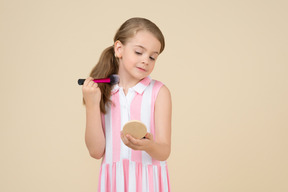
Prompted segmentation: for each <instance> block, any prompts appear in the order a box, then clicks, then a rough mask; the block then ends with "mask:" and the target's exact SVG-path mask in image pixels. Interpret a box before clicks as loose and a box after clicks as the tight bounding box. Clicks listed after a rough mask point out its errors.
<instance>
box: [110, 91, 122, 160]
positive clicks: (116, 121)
mask: <svg viewBox="0 0 288 192" xmlns="http://www.w3.org/2000/svg"><path fill="white" fill-rule="evenodd" d="M112 102H113V103H112V104H111V116H112V122H111V124H112V138H113V140H112V142H113V148H112V154H113V162H117V161H119V160H120V146H121V142H120V131H121V112H120V107H116V106H120V97H119V92H118V93H116V94H114V95H113V96H112Z"/></svg>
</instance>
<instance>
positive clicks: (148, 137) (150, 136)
mask: <svg viewBox="0 0 288 192" xmlns="http://www.w3.org/2000/svg"><path fill="white" fill-rule="evenodd" d="M145 138H146V139H149V140H152V139H153V135H152V134H151V133H146V135H145Z"/></svg>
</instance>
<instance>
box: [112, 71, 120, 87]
mask: <svg viewBox="0 0 288 192" xmlns="http://www.w3.org/2000/svg"><path fill="white" fill-rule="evenodd" d="M117 83H119V76H118V75H115V74H113V75H111V76H110V84H112V85H115V84H117Z"/></svg>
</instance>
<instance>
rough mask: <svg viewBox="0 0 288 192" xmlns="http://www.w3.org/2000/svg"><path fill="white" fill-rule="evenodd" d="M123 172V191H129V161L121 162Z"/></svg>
mask: <svg viewBox="0 0 288 192" xmlns="http://www.w3.org/2000/svg"><path fill="white" fill-rule="evenodd" d="M123 170H124V191H127V192H128V190H129V160H128V159H124V160H123Z"/></svg>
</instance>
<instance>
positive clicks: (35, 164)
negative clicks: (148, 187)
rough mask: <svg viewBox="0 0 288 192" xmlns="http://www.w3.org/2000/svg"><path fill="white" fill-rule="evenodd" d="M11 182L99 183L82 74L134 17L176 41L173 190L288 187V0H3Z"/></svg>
mask: <svg viewBox="0 0 288 192" xmlns="http://www.w3.org/2000/svg"><path fill="white" fill-rule="evenodd" d="M0 2H1V4H0V16H1V23H0V24H1V31H0V32H1V36H0V62H1V65H0V90H1V94H0V98H1V99H0V106H1V107H0V113H1V114H0V116H1V121H0V155H1V158H0V191H1V192H18V191H19V192H20V191H21V192H34V191H35V192H36V191H41V192H48V191H49V192H50V191H56V192H63V191H69V192H79V191H85V192H93V191H96V189H97V183H98V171H99V165H100V161H97V160H94V159H92V158H90V156H89V154H88V151H87V149H86V147H85V143H84V130H85V113H84V112H85V111H84V107H83V106H82V103H81V102H82V93H81V87H79V86H78V85H77V83H76V82H77V79H78V78H80V77H86V76H87V75H88V74H89V72H90V70H91V68H92V67H93V66H94V64H95V63H96V62H97V60H98V58H99V55H100V53H101V52H102V50H103V49H104V48H106V47H108V46H110V45H112V43H113V36H114V34H115V32H116V30H117V29H118V27H119V26H120V25H121V24H122V23H123V22H124V21H125V20H126V19H128V18H130V17H134V16H141V17H146V18H148V19H151V20H152V21H154V22H155V23H156V24H158V26H159V27H160V28H161V29H162V31H163V33H164V34H165V37H166V42H167V47H166V50H165V51H164V52H163V54H162V55H161V56H160V58H159V60H158V63H157V66H156V68H155V70H154V72H153V74H152V77H153V78H155V79H158V80H161V81H162V82H164V83H165V84H166V85H167V86H168V87H169V88H170V90H171V92H172V96H173V137H172V141H173V146H172V154H171V156H170V158H169V160H168V164H169V171H170V178H171V186H172V190H173V191H181V192H182V191H185V192H186V191H191V192H194V191H195V192H231V191H233V192H243V191H245V192H248V191H249V192H250V191H251V192H254V191H259V192H260V191H261V192H268V191H269V192H270V191H273V192H286V191H288V184H287V181H288V165H287V162H288V155H287V152H288V142H287V136H288V131H287V128H288V118H287V117H288V99H287V98H288V75H287V74H288V35H287V34H288V27H287V23H288V11H287V9H288V3H287V1H286V0H283V1H281V0H274V1H268V0H244V1H235V0H234V1H231V0H220V1H214V0H204V1H188V0H187V1H184V0H178V1H175V2H174V1H114V2H113V1H92V0H91V1H85V0H84V1H80V0H79V1H76V0H74V1H72V0H53V1H39V0H26V1H21V0H1V1H0Z"/></svg>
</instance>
